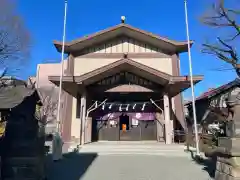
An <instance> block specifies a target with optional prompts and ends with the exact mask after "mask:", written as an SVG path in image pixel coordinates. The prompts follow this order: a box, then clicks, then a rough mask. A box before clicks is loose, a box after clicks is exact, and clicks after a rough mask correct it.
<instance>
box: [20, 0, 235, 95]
mask: <svg viewBox="0 0 240 180" xmlns="http://www.w3.org/2000/svg"><path fill="white" fill-rule="evenodd" d="M210 1H211V0H201V1H197V0H188V16H189V31H190V39H192V40H194V42H195V43H194V45H193V47H192V50H191V54H192V63H193V64H192V65H193V74H195V75H204V80H203V81H202V82H200V83H199V84H198V85H196V86H195V94H196V96H198V95H200V94H201V93H203V92H204V91H206V90H207V89H209V88H215V87H218V86H220V85H222V84H224V83H227V82H229V81H232V80H233V79H234V78H236V75H235V73H234V72H233V71H216V69H217V68H222V67H230V66H229V65H227V64H226V63H224V62H222V61H220V60H218V59H216V58H215V57H213V56H210V55H207V54H202V53H201V52H200V51H201V44H202V43H203V42H204V41H205V40H206V38H209V37H210V38H211V37H212V36H211V35H214V33H215V30H212V29H209V28H207V27H205V26H203V25H202V24H201V23H200V22H199V18H200V16H201V15H202V14H203V13H204V12H205V10H206V9H207V8H208V7H209V6H210V3H209V2H210ZM17 10H18V12H19V13H20V14H21V16H22V17H23V20H24V22H25V25H26V27H27V28H28V30H29V32H30V34H31V36H32V48H31V56H30V59H29V60H30V61H29V65H28V68H26V69H24V71H23V70H21V71H20V73H19V75H18V76H19V77H21V78H24V79H26V78H27V77H28V76H33V75H35V74H36V66H37V64H39V63H46V62H60V59H61V54H60V53H58V52H57V51H56V49H55V47H54V46H53V40H61V39H62V34H63V16H64V0H34V1H32V0H18V2H17ZM123 15H124V16H126V23H127V24H130V25H132V26H134V27H137V28H140V29H143V30H146V31H150V32H152V33H155V34H158V35H160V36H163V37H167V38H169V39H172V40H179V41H185V40H186V39H187V38H186V25H185V15H184V0H171V1H170V0H169V1H166V0H121V1H113V0H101V1H99V0H88V1H80V0H68V13H67V29H66V39H67V41H71V40H74V39H76V38H79V37H82V36H84V35H89V34H91V33H94V32H96V31H100V30H103V29H105V28H108V27H111V26H114V25H117V24H119V23H120V17H121V16H123ZM180 61H181V62H180V64H181V74H182V75H187V74H189V63H188V62H189V61H188V54H187V53H184V54H181V55H180ZM184 96H185V98H189V97H191V91H190V90H187V91H186V92H185V93H184Z"/></svg>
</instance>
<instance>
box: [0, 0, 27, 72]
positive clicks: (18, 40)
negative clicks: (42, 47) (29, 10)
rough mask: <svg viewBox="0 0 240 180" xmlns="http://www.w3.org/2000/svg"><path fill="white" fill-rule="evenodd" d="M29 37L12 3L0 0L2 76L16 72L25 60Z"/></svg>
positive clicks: (0, 66) (0, 59) (9, 0)
mask: <svg viewBox="0 0 240 180" xmlns="http://www.w3.org/2000/svg"><path fill="white" fill-rule="evenodd" d="M29 49H30V35H29V32H28V31H27V29H26V28H25V26H24V23H23V21H22V18H21V17H20V15H19V14H17V12H16V9H15V6H14V3H13V1H11V0H0V70H1V71H3V73H2V74H5V73H6V72H7V73H13V72H12V71H15V70H18V69H19V67H17V66H19V65H20V62H21V63H22V62H23V61H25V60H26V59H27V56H28V55H29Z"/></svg>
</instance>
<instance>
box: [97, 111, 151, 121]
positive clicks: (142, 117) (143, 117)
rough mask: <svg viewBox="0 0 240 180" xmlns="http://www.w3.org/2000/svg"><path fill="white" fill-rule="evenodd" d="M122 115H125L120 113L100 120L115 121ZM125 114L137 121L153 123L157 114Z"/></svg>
mask: <svg viewBox="0 0 240 180" xmlns="http://www.w3.org/2000/svg"><path fill="white" fill-rule="evenodd" d="M122 114H123V113H120V112H116V113H109V114H105V115H104V116H102V117H101V118H99V120H103V121H106V120H114V119H117V118H118V117H119V116H121V115H122ZM124 114H126V115H128V116H129V117H130V118H133V119H137V120H146V121H148V120H149V121H151V120H155V119H156V113H145V112H144V113H142V112H138V113H124Z"/></svg>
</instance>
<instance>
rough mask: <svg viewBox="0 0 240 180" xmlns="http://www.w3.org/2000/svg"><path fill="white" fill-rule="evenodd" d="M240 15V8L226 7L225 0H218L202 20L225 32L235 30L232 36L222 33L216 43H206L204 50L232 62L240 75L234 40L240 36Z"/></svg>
mask: <svg viewBox="0 0 240 180" xmlns="http://www.w3.org/2000/svg"><path fill="white" fill-rule="evenodd" d="M239 15H240V10H236V9H230V8H226V5H225V3H224V0H218V1H217V3H215V4H213V6H212V9H211V12H210V13H209V14H206V15H204V16H203V17H202V18H201V22H202V23H203V24H205V25H207V26H209V27H216V28H219V29H224V30H225V34H227V32H229V31H233V32H234V33H233V34H234V35H232V36H231V37H230V38H229V37H224V35H221V36H220V37H217V41H216V42H215V43H204V44H203V49H202V52H203V53H207V54H211V55H214V56H216V57H217V58H218V59H220V60H223V61H225V62H227V63H229V64H231V65H232V66H233V68H234V69H235V71H236V73H237V75H238V76H239V77H240V66H239V57H238V52H237V49H236V47H234V46H235V45H234V42H235V41H237V40H239V37H240V24H239V23H238V22H237V20H238V18H237V17H238V16H239Z"/></svg>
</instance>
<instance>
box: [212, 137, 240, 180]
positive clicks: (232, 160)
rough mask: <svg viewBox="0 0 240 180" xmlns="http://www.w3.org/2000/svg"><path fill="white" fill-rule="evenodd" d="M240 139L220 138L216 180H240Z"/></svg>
mask: <svg viewBox="0 0 240 180" xmlns="http://www.w3.org/2000/svg"><path fill="white" fill-rule="evenodd" d="M239 142H240V138H219V141H218V143H219V149H221V153H219V155H218V157H217V164H216V172H215V180H240V163H239V162H240V156H239V155H240V151H239V150H240V143H239Z"/></svg>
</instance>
